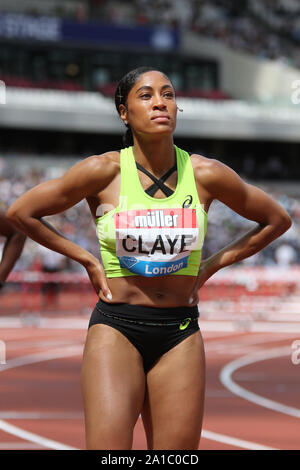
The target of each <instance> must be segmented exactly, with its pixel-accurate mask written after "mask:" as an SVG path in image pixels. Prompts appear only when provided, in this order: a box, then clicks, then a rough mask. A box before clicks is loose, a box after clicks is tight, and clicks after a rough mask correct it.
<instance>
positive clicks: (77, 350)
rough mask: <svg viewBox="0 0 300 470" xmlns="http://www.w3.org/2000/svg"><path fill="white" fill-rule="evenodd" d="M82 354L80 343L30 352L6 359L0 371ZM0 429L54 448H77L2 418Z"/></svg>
mask: <svg viewBox="0 0 300 470" xmlns="http://www.w3.org/2000/svg"><path fill="white" fill-rule="evenodd" d="M80 354H82V345H80V347H79V346H71V347H68V348H61V349H57V350H54V351H48V352H44V353H36V354H30V355H28V356H24V357H19V358H16V359H11V360H8V361H7V364H4V365H1V366H0V371H1V372H2V371H4V370H7V369H12V368H14V367H20V366H24V365H28V364H34V363H37V362H43V361H50V360H53V359H61V358H65V357H71V356H78V355H80ZM0 430H2V431H4V432H7V433H8V434H12V435H14V436H17V437H19V438H21V439H24V440H26V441H30V442H34V443H35V444H38V445H41V446H43V447H47V448H49V449H54V450H78V449H76V448H75V447H71V446H67V445H65V444H61V443H60V442H57V441H53V440H52V439H47V438H44V437H42V436H39V435H38V434H34V433H31V432H28V431H25V430H24V429H21V428H19V427H17V426H13V425H12V424H9V423H7V422H6V421H4V420H0Z"/></svg>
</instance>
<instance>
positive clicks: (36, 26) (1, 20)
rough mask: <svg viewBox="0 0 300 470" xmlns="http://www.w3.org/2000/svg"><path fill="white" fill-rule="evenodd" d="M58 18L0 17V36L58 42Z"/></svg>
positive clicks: (15, 15) (59, 33)
mask: <svg viewBox="0 0 300 470" xmlns="http://www.w3.org/2000/svg"><path fill="white" fill-rule="evenodd" d="M61 23H62V21H61V20H60V19H59V18H53V17H45V16H40V17H34V16H29V15H21V14H6V15H0V36H2V37H4V38H8V39H33V40H39V41H59V40H60V39H61Z"/></svg>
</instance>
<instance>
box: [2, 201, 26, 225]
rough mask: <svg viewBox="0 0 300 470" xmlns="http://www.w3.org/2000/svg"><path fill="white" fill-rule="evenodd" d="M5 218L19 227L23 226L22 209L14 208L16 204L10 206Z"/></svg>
mask: <svg viewBox="0 0 300 470" xmlns="http://www.w3.org/2000/svg"><path fill="white" fill-rule="evenodd" d="M5 218H6V219H7V220H8V221H9V222H10V223H11V224H12V225H13V226H14V227H16V228H17V229H19V228H20V227H22V217H21V214H20V211H18V209H16V208H14V206H13V205H12V206H10V207H9V208H8V210H7V211H6V213H5Z"/></svg>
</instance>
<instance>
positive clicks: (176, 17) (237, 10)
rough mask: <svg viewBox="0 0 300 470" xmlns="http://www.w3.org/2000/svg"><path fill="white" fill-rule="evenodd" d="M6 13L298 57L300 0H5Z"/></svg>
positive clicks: (291, 59)
mask: <svg viewBox="0 0 300 470" xmlns="http://www.w3.org/2000/svg"><path fill="white" fill-rule="evenodd" d="M1 11H9V12H24V13H30V14H34V15H45V14H46V15H55V16H59V17H62V18H71V19H73V20H75V21H81V22H83V21H90V20H97V21H104V22H107V23H114V24H137V25H154V26H157V25H160V26H161V25H162V26H164V25H165V26H171V27H176V28H180V29H181V30H193V31H196V32H197V33H199V34H201V35H203V36H206V37H211V38H216V39H220V40H222V41H223V42H224V43H226V44H228V45H229V46H230V47H232V48H234V49H238V50H242V51H245V52H248V53H250V54H255V55H256V56H259V57H263V58H270V59H282V60H284V61H289V62H294V61H297V47H295V45H296V46H297V41H299V39H300V20H299V11H300V5H299V2H298V0H239V1H234V0H184V1H183V0H67V1H64V2H62V1H61V0H45V1H43V2H40V1H39V0H26V1H24V2H22V4H20V2H19V1H18V0H4V1H2V2H1V3H0V13H1Z"/></svg>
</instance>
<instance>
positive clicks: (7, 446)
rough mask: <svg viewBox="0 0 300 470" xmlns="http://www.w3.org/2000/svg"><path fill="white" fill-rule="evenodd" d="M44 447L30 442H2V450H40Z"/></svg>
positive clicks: (0, 445) (0, 447)
mask: <svg viewBox="0 0 300 470" xmlns="http://www.w3.org/2000/svg"><path fill="white" fill-rule="evenodd" d="M38 449H44V447H43V446H39V445H38V444H36V445H34V444H31V443H30V442H21V441H18V442H0V450H38Z"/></svg>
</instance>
